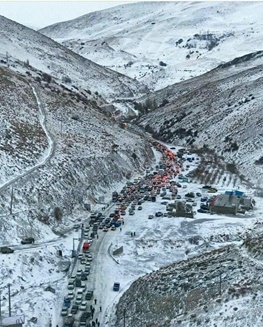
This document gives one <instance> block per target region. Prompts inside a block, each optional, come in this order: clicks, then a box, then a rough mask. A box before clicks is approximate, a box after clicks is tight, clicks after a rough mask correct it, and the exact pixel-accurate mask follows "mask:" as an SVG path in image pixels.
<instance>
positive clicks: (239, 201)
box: [210, 191, 255, 215]
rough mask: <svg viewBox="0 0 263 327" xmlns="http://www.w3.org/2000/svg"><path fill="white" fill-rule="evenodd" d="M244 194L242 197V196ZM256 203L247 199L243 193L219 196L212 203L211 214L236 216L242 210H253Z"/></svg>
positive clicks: (228, 193) (227, 193) (229, 193)
mask: <svg viewBox="0 0 263 327" xmlns="http://www.w3.org/2000/svg"><path fill="white" fill-rule="evenodd" d="M240 194H242V195H240ZM254 205H255V201H254V200H253V199H252V198H250V197H246V196H245V195H244V193H243V192H237V191H235V192H226V193H225V194H220V195H217V196H216V197H215V198H214V199H213V200H212V202H211V203H210V212H212V213H219V214H220V213H222V214H234V215H236V214H237V212H242V210H251V209H253V207H254Z"/></svg>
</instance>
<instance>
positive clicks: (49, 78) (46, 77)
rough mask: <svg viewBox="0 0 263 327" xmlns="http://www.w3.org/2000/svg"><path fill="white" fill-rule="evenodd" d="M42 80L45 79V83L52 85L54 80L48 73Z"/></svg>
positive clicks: (44, 74)
mask: <svg viewBox="0 0 263 327" xmlns="http://www.w3.org/2000/svg"><path fill="white" fill-rule="evenodd" d="M42 79H43V81H45V82H47V83H50V82H51V80H52V77H51V76H50V75H49V74H47V73H43V75H42Z"/></svg>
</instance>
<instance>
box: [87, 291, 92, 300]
mask: <svg viewBox="0 0 263 327" xmlns="http://www.w3.org/2000/svg"><path fill="white" fill-rule="evenodd" d="M92 297H93V291H87V293H86V295H85V300H87V301H89V300H91V299H92Z"/></svg>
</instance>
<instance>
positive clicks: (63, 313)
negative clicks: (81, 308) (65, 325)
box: [61, 307, 68, 317]
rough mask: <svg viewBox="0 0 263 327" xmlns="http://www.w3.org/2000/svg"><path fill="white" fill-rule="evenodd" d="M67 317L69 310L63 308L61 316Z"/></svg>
mask: <svg viewBox="0 0 263 327" xmlns="http://www.w3.org/2000/svg"><path fill="white" fill-rule="evenodd" d="M67 315H68V308H67V307H64V308H62V310H61V316H63V317H65V316H67Z"/></svg>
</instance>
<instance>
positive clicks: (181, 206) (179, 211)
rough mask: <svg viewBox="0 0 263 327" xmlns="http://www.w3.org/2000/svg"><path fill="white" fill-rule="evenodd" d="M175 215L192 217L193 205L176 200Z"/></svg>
mask: <svg viewBox="0 0 263 327" xmlns="http://www.w3.org/2000/svg"><path fill="white" fill-rule="evenodd" d="M176 217H186V218H194V212H193V207H192V206H191V205H190V204H186V203H185V202H182V201H177V202H176Z"/></svg>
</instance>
